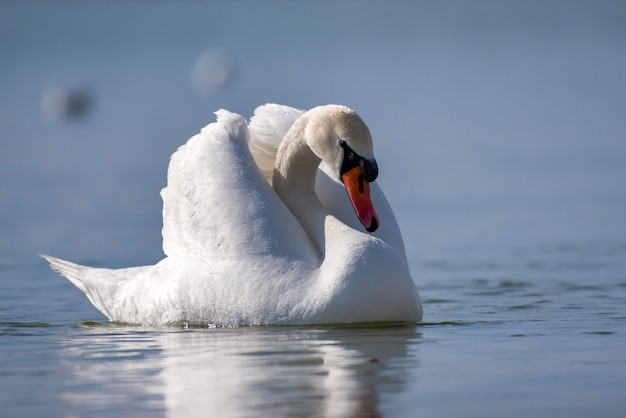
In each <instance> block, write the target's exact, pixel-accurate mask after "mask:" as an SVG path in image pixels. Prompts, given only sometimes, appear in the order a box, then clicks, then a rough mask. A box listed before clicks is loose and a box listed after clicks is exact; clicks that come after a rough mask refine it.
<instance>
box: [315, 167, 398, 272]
mask: <svg viewBox="0 0 626 418" xmlns="http://www.w3.org/2000/svg"><path fill="white" fill-rule="evenodd" d="M315 192H316V193H317V196H318V197H319V199H320V202H322V205H323V206H324V207H325V208H326V210H327V211H328V212H330V213H331V214H332V215H333V216H335V217H336V218H337V219H339V220H340V221H341V222H343V223H344V224H346V225H348V226H350V227H351V228H353V229H356V230H357V231H364V229H363V225H361V223H360V222H359V219H358V218H357V216H356V214H355V213H354V208H353V207H352V204H351V203H350V199H349V198H348V194H347V193H346V188H345V186H344V185H343V184H342V183H341V182H340V181H339V180H336V179H335V176H334V175H333V174H332V173H331V172H330V168H329V167H328V165H326V164H325V163H323V162H322V163H321V164H320V167H319V169H318V170H317V177H316V179H315ZM370 194H371V197H372V202H373V203H374V207H375V208H376V212H377V213H378V218H379V219H380V224H379V226H378V229H377V230H376V232H374V233H373V235H374V236H376V237H378V238H380V239H382V240H383V241H385V242H386V243H387V244H389V245H390V246H392V247H393V248H395V249H396V251H397V252H398V254H400V256H401V257H402V258H403V259H404V260H405V261H406V260H407V258H406V251H405V249H404V241H403V240H402V234H401V233H400V227H399V226H398V222H397V221H396V217H395V215H394V213H393V210H392V209H391V206H390V205H389V202H388V201H387V198H386V197H385V194H384V193H383V191H382V189H381V188H380V186H379V185H378V183H376V182H373V183H370Z"/></svg>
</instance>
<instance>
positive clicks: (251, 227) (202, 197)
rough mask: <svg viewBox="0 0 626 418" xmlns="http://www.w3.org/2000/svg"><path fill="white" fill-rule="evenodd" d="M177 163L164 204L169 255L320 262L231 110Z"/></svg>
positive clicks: (176, 158)
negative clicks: (266, 176)
mask: <svg viewBox="0 0 626 418" xmlns="http://www.w3.org/2000/svg"><path fill="white" fill-rule="evenodd" d="M216 115H217V122H216V123H212V124H210V125H208V126H206V127H205V128H203V129H202V131H201V133H200V134H198V135H195V136H194V137H192V138H191V139H190V140H189V141H188V142H187V143H186V144H185V145H183V146H182V147H180V148H179V149H178V151H176V152H175V153H174V154H173V155H172V158H171V161H170V165H169V169H168V174H167V187H166V188H164V189H163V190H162V191H161V196H162V198H163V251H164V252H165V254H167V255H168V256H170V257H193V258H201V259H205V260H209V261H210V260H212V259H227V258H238V259H241V257H248V256H252V255H257V256H258V255H271V256H288V257H293V258H297V259H305V260H307V259H311V258H310V257H315V255H314V254H315V253H314V250H313V248H312V247H311V245H310V242H309V240H308V237H307V235H306V233H305V232H304V230H303V229H302V227H301V225H300V224H299V223H298V221H297V220H296V219H295V217H294V216H293V215H292V213H291V212H290V211H289V209H288V208H287V207H286V206H285V205H284V203H283V202H282V200H280V198H279V197H278V195H276V193H275V192H274V191H273V190H272V188H271V187H270V185H269V184H268V183H267V181H265V179H264V178H263V176H262V175H261V172H260V171H259V169H258V168H257V165H256V164H255V162H254V160H253V158H252V155H251V154H250V151H249V149H248V138H249V132H248V126H247V123H246V120H245V119H244V118H243V117H241V116H239V115H237V114H234V113H230V112H228V111H225V110H220V111H218V112H216Z"/></svg>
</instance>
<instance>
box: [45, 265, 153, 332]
mask: <svg viewBox="0 0 626 418" xmlns="http://www.w3.org/2000/svg"><path fill="white" fill-rule="evenodd" d="M39 255H40V256H41V257H42V258H43V259H45V260H46V261H47V262H48V263H50V267H51V268H52V270H54V271H56V272H57V273H59V274H60V275H62V276H64V277H65V278H67V279H68V280H69V281H70V282H72V283H73V284H74V286H76V287H77V288H79V289H80V290H82V291H83V293H85V295H86V296H87V298H89V301H90V302H91V303H92V304H93V305H94V306H95V307H96V308H97V309H98V310H99V311H100V312H102V313H103V314H105V315H106V316H107V317H108V318H109V319H110V320H115V316H116V315H115V311H116V305H117V304H118V303H119V302H120V301H119V300H118V298H117V297H116V294H117V293H118V290H119V288H120V285H122V284H123V283H124V282H126V281H128V280H129V279H133V278H135V277H137V276H138V275H139V274H140V273H141V272H143V271H146V269H148V268H150V266H148V267H133V268H128V269H121V270H112V269H105V268H93V267H87V266H82V265H80V264H75V263H72V262H70V261H65V260H61V259H60V258H56V257H51V256H49V255H45V254H39Z"/></svg>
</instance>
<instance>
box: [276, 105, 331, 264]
mask: <svg viewBox="0 0 626 418" xmlns="http://www.w3.org/2000/svg"><path fill="white" fill-rule="evenodd" d="M305 125H306V117H301V118H300V119H299V120H298V121H296V123H295V124H294V125H293V126H292V128H291V129H290V130H289V132H288V133H287V135H286V136H285V138H284V139H283V141H282V142H281V144H280V147H279V148H278V153H277V155H276V164H275V166H274V174H273V178H272V187H273V188H274V190H275V191H276V193H277V194H278V195H279V196H280V198H281V199H282V200H283V202H285V204H286V205H287V207H288V208H289V209H290V210H291V212H292V213H293V214H294V216H295V217H296V218H297V219H298V221H299V222H300V224H301V225H302V226H303V228H304V230H305V231H306V233H307V234H308V236H309V238H310V239H311V241H312V243H313V245H314V246H315V248H316V249H317V252H318V254H319V255H320V257H321V258H323V257H324V252H325V251H324V247H325V245H324V244H325V241H324V221H325V218H326V216H327V215H328V212H327V211H326V209H325V208H324V207H323V206H322V204H321V203H320V201H319V199H318V197H317V194H316V193H315V177H316V175H317V168H318V166H319V164H320V162H321V160H320V158H319V157H318V156H317V155H315V154H314V153H313V151H312V150H311V148H310V147H309V145H308V144H307V142H306V139H305V135H304V132H305Z"/></svg>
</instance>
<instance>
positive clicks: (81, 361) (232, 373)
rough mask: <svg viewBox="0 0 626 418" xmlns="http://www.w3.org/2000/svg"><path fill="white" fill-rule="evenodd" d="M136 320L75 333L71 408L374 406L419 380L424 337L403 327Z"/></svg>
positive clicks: (220, 411)
mask: <svg viewBox="0 0 626 418" xmlns="http://www.w3.org/2000/svg"><path fill="white" fill-rule="evenodd" d="M138 330H140V329H137V328H124V327H117V326H108V325H107V326H97V327H89V328H88V329H86V330H83V331H86V332H83V333H81V337H83V338H73V339H72V340H71V346H70V347H68V349H67V350H66V352H65V354H66V359H67V361H68V362H69V363H70V364H71V367H72V369H73V370H74V373H75V375H76V378H77V380H78V381H79V383H78V385H77V386H76V391H75V392H73V393H68V394H67V395H66V396H65V399H66V400H67V401H69V402H70V403H71V404H72V408H73V409H80V410H91V411H94V408H95V410H98V409H100V410H101V409H102V408H111V405H112V404H114V405H116V406H115V407H114V408H116V410H120V409H123V410H124V411H125V412H128V411H129V409H127V408H130V410H131V411H132V410H133V408H135V409H137V410H141V411H143V412H144V413H145V412H146V410H152V411H156V410H163V409H165V410H166V411H167V415H168V416H173V417H179V416H199V417H200V416H201V417H209V416H224V417H240V416H255V417H256V416H327V417H348V416H378V415H380V409H381V403H382V402H381V401H382V398H383V396H384V395H385V394H396V393H398V392H400V391H401V390H402V389H403V388H404V387H405V386H406V384H407V382H411V381H414V380H415V376H412V375H411V374H412V373H414V370H415V369H416V366H417V359H416V356H415V347H414V343H415V342H416V341H417V339H419V337H420V334H419V333H417V332H416V330H415V329H414V328H408V327H387V328H343V327H338V328H320V329H313V328H284V327H268V328H259V327H254V328H234V329H211V330H204V329H202V330H200V329H193V330H190V331H181V330H169V331H168V330H155V331H147V332H143V331H138ZM118 408H119V409H118ZM109 411H110V412H115V411H111V410H110V409H109Z"/></svg>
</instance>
